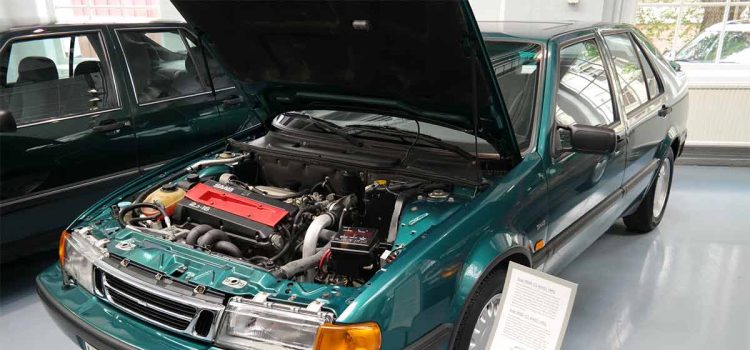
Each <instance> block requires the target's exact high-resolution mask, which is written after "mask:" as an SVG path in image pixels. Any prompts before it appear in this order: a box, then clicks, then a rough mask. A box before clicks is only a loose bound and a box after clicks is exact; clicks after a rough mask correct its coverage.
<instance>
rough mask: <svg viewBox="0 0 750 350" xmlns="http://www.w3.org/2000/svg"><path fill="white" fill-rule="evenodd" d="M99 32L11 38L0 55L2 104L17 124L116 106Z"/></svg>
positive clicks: (0, 103) (0, 102)
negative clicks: (37, 37)
mask: <svg viewBox="0 0 750 350" xmlns="http://www.w3.org/2000/svg"><path fill="white" fill-rule="evenodd" d="M103 52H104V49H103V47H102V44H101V41H100V40H99V35H98V34H83V35H76V36H65V37H54V38H43V39H34V40H24V41H17V42H13V43H12V44H11V45H10V47H9V49H6V51H5V52H3V53H2V55H0V62H1V63H2V64H1V65H0V77H2V79H0V81H1V84H0V85H1V86H0V108H2V109H8V110H10V111H11V113H13V116H14V118H15V119H16V123H17V124H19V125H23V124H28V123H32V122H37V121H41V120H44V119H49V118H58V117H64V116H70V115H75V114H82V113H88V112H93V111H97V110H101V109H106V108H110V107H113V106H116V105H117V97H116V96H115V94H114V93H112V92H111V91H113V90H114V89H112V88H109V87H110V86H111V84H112V81H111V79H108V77H109V75H108V71H106V69H107V67H108V65H107V64H105V61H104V60H103V58H104V55H103Z"/></svg>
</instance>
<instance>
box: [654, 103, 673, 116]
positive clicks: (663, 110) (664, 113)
mask: <svg viewBox="0 0 750 350" xmlns="http://www.w3.org/2000/svg"><path fill="white" fill-rule="evenodd" d="M670 113H672V107H667V105H664V106H661V109H660V110H659V112H658V113H657V115H658V116H660V117H662V118H665V117H666V116H668V115H669V114H670Z"/></svg>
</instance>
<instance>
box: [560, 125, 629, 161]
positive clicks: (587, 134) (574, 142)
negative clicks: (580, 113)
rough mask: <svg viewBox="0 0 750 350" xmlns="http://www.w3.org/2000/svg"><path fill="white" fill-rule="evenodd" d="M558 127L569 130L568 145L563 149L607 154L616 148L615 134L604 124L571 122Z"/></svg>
mask: <svg viewBox="0 0 750 350" xmlns="http://www.w3.org/2000/svg"><path fill="white" fill-rule="evenodd" d="M560 129H563V130H567V131H569V132H570V135H569V142H570V146H569V147H568V148H567V149H564V150H565V151H572V152H581V153H594V154H607V153H612V152H614V151H615V149H617V134H616V133H615V131H614V130H612V129H610V128H608V127H606V126H589V125H578V124H573V125H569V126H561V127H560Z"/></svg>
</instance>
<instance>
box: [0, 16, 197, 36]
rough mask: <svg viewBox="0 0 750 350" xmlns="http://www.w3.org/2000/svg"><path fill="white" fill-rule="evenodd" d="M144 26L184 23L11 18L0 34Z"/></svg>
mask: <svg viewBox="0 0 750 350" xmlns="http://www.w3.org/2000/svg"><path fill="white" fill-rule="evenodd" d="M144 24H148V25H153V26H163V25H185V22H178V21H172V22H170V21H153V22H140V23H124V22H111V23H106V22H97V23H59V22H55V21H47V20H43V19H39V18H13V19H7V18H6V19H0V34H2V33H5V32H10V31H26V30H30V29H38V28H44V29H65V28H75V29H87V28H89V29H90V28H101V27H103V26H107V25H112V26H118V27H132V26H143V25H144Z"/></svg>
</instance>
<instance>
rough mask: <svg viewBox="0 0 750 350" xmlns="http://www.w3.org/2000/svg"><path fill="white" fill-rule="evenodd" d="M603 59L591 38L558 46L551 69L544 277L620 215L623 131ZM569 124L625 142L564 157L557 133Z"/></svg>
mask: <svg viewBox="0 0 750 350" xmlns="http://www.w3.org/2000/svg"><path fill="white" fill-rule="evenodd" d="M604 55H605V51H604V50H603V49H602V43H601V41H600V40H599V39H598V38H597V37H596V36H595V35H593V34H589V35H587V36H584V37H579V38H573V39H570V40H568V41H565V42H563V43H562V44H560V48H559V51H558V55H557V62H556V63H554V64H555V65H556V66H555V67H553V68H552V71H554V72H556V79H555V80H556V81H557V84H556V86H555V87H554V89H555V93H554V94H553V96H554V98H555V101H554V102H553V103H554V105H555V108H554V113H555V116H554V121H555V125H554V126H553V129H552V130H553V131H552V140H551V142H552V145H553V147H552V148H553V150H552V152H551V153H552V154H550V155H549V156H550V158H551V159H550V163H549V164H550V165H549V167H548V169H547V186H548V198H549V200H548V203H549V215H548V234H547V242H546V245H545V246H544V248H542V251H543V253H542V254H540V255H541V256H540V257H539V259H540V260H541V261H544V267H543V268H544V269H545V270H546V271H551V272H555V271H558V270H559V269H560V268H562V267H564V266H565V265H566V264H567V263H568V262H570V261H571V260H572V259H573V258H575V256H577V255H578V254H579V253H580V252H581V251H583V250H584V249H586V247H588V246H589V245H590V244H591V243H593V242H594V241H595V240H596V239H597V238H598V237H599V236H600V235H601V233H602V232H604V231H605V230H606V229H607V228H608V227H609V226H611V224H612V222H614V220H615V219H616V218H617V216H618V215H619V213H616V208H615V206H614V204H615V203H618V202H619V200H620V199H621V191H620V187H621V186H622V180H623V171H624V170H625V142H624V135H625V127H624V125H623V123H622V121H621V120H620V118H619V113H618V108H617V103H616V102H615V98H614V97H613V96H614V95H613V92H614V91H615V90H614V84H613V81H612V79H611V75H610V73H609V67H608V63H607V61H606V59H605V56H604ZM572 124H582V125H593V126H608V127H610V128H612V129H614V130H615V132H616V133H617V134H618V135H619V138H620V140H623V141H622V142H618V145H617V149H616V150H615V152H613V153H610V154H604V155H598V154H586V153H581V152H574V151H566V149H567V148H568V146H569V138H568V134H567V132H565V131H564V130H563V129H559V127H560V126H568V125H572ZM535 258H537V256H536V255H535Z"/></svg>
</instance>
